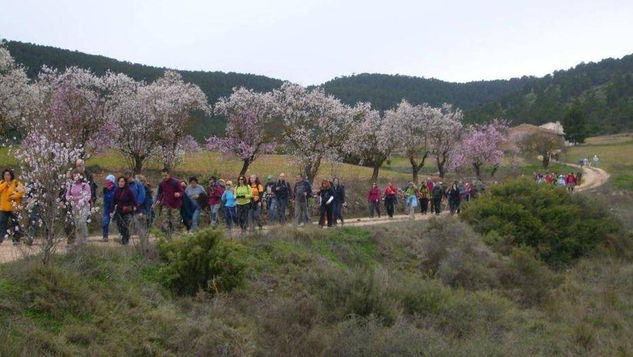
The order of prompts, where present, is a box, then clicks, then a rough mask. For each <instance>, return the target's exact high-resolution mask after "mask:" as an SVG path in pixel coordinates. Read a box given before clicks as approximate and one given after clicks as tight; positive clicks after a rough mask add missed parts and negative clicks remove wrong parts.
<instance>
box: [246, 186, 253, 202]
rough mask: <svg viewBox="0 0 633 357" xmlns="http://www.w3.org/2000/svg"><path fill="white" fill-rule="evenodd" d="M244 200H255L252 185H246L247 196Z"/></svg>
mask: <svg viewBox="0 0 633 357" xmlns="http://www.w3.org/2000/svg"><path fill="white" fill-rule="evenodd" d="M244 198H248V199H251V198H253V189H252V188H251V186H250V185H246V196H244Z"/></svg>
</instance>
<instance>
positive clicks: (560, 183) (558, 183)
mask: <svg viewBox="0 0 633 357" xmlns="http://www.w3.org/2000/svg"><path fill="white" fill-rule="evenodd" d="M565 185H567V180H565V176H563V175H562V174H561V175H558V180H556V186H561V187H565Z"/></svg>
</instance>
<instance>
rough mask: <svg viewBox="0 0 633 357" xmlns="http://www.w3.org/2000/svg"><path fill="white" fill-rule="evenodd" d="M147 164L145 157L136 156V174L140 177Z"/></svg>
mask: <svg viewBox="0 0 633 357" xmlns="http://www.w3.org/2000/svg"><path fill="white" fill-rule="evenodd" d="M144 162H145V157H144V156H139V155H135V156H134V174H135V175H138V174H140V173H141V171H142V170H143V163H144Z"/></svg>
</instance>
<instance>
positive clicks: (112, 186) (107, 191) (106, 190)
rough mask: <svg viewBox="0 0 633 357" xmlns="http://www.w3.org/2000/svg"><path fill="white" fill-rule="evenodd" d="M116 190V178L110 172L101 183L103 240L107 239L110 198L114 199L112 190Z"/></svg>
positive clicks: (110, 210) (110, 211)
mask: <svg viewBox="0 0 633 357" xmlns="http://www.w3.org/2000/svg"><path fill="white" fill-rule="evenodd" d="M115 190H116V178H115V177H114V175H112V174H110V175H108V176H106V179H105V184H104V185H103V216H102V218H101V232H102V236H101V238H102V239H103V241H104V242H107V241H108V236H109V233H110V218H111V217H110V213H112V200H113V199H114V191H115Z"/></svg>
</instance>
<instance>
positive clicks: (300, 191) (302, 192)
mask: <svg viewBox="0 0 633 357" xmlns="http://www.w3.org/2000/svg"><path fill="white" fill-rule="evenodd" d="M293 192H294V197H295V200H297V201H299V202H305V201H307V200H308V197H310V196H311V195H312V187H310V183H309V182H308V181H305V180H304V181H301V182H297V183H296V184H295V188H294V190H293Z"/></svg>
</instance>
